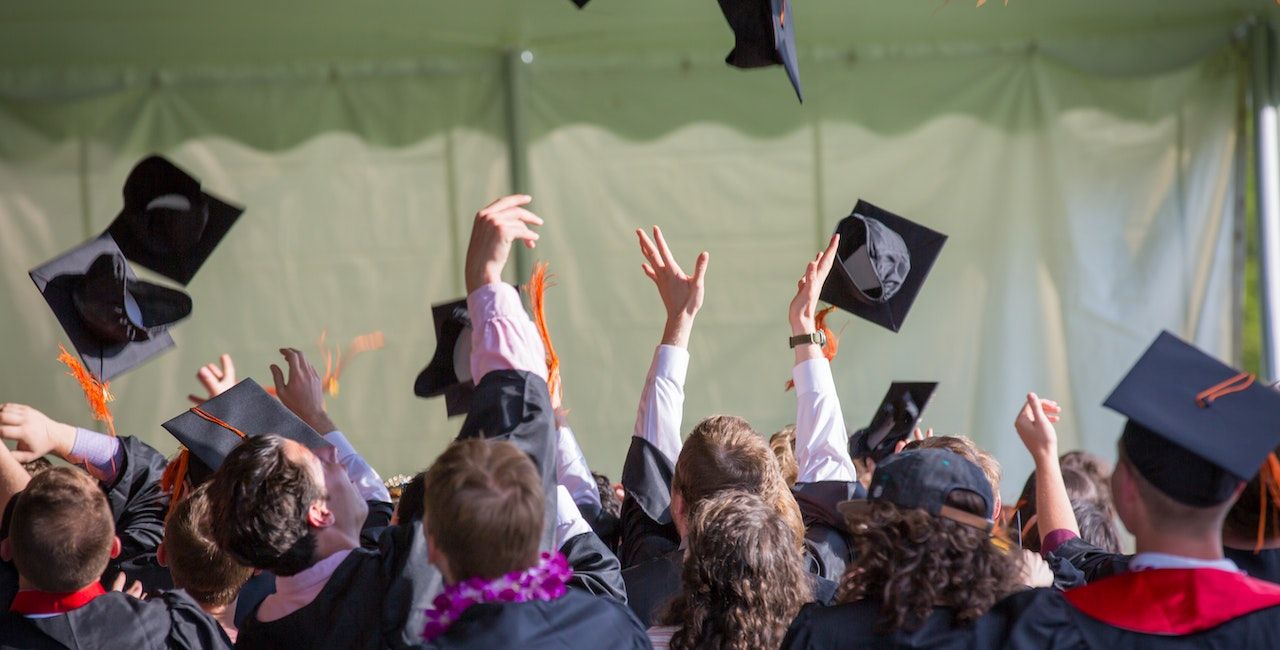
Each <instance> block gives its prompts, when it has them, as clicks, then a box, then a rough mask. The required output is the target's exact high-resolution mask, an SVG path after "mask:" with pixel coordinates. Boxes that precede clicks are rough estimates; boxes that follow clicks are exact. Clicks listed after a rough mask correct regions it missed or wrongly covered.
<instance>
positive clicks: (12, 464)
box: [0, 443, 31, 512]
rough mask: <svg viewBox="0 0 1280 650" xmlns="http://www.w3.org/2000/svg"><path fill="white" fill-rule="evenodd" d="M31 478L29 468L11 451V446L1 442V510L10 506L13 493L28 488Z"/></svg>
mask: <svg viewBox="0 0 1280 650" xmlns="http://www.w3.org/2000/svg"><path fill="white" fill-rule="evenodd" d="M30 480H31V475H30V474H27V470H26V469H23V467H22V464H21V463H19V462H18V460H17V459H16V458H14V457H13V454H11V453H9V448H8V447H6V446H4V444H3V443H0V512H4V511H5V509H6V508H8V506H9V500H10V499H12V498H13V495H15V494H17V493H19V492H21V491H23V490H25V489H26V487H27V483H28V482H29V481H30Z"/></svg>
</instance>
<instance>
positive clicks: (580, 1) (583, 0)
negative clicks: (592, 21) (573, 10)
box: [572, 0, 591, 9]
mask: <svg viewBox="0 0 1280 650" xmlns="http://www.w3.org/2000/svg"><path fill="white" fill-rule="evenodd" d="M572 2H573V4H576V5H578V8H579V9H581V8H583V7H585V6H587V3H588V2H591V0H572Z"/></svg>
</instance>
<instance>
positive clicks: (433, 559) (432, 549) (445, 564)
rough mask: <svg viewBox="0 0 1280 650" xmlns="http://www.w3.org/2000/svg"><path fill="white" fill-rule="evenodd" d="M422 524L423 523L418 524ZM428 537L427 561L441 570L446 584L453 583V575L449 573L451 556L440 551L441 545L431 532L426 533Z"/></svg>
mask: <svg viewBox="0 0 1280 650" xmlns="http://www.w3.org/2000/svg"><path fill="white" fill-rule="evenodd" d="M418 525H420V526H421V525H422V524H418ZM426 537H427V561H428V562H430V563H431V565H432V566H434V567H435V568H436V570H438V571H439V572H440V575H441V576H442V577H443V578H444V583H445V584H453V577H452V576H450V575H449V558H447V557H445V556H444V553H441V552H440V546H439V545H437V544H436V540H435V538H434V537H432V536H431V533H427V534H426Z"/></svg>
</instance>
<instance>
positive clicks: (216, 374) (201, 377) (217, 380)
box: [187, 354, 236, 406]
mask: <svg viewBox="0 0 1280 650" xmlns="http://www.w3.org/2000/svg"><path fill="white" fill-rule="evenodd" d="M218 362H219V363H220V364H221V366H216V365H214V364H212V363H209V364H205V366H204V367H202V368H200V371H199V372H197V373H196V380H197V381H199V382H200V385H201V386H204V390H205V392H207V393H209V396H208V397H200V396H198V395H187V399H189V400H191V403H192V404H195V405H197V406H199V405H200V404H204V402H205V400H210V399H213V398H215V397H217V396H219V395H221V394H222V393H224V392H226V390H227V389H228V388H231V387H232V386H235V385H236V365H235V364H234V363H232V362H231V355H229V354H224V355H222V356H221V357H219V358H218Z"/></svg>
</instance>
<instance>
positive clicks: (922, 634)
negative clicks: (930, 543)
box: [782, 600, 988, 650]
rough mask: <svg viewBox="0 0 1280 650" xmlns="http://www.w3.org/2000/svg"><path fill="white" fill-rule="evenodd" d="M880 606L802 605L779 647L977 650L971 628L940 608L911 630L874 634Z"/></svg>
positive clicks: (867, 603) (874, 603)
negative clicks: (954, 649)
mask: <svg viewBox="0 0 1280 650" xmlns="http://www.w3.org/2000/svg"><path fill="white" fill-rule="evenodd" d="M879 611H880V603H879V602H877V601H870V600H864V601H861V602H857V603H845V604H841V605H833V606H830V607H827V606H823V605H820V604H817V603H811V604H808V605H805V606H804V608H803V609H801V610H800V613H799V614H797V615H796V618H795V620H794V621H792V623H791V627H790V628H788V629H787V636H786V637H785V638H784V639H783V640H782V647H783V648H785V649H787V650H822V649H830V650H834V649H836V648H938V649H950V648H980V647H988V646H986V645H983V644H980V643H979V642H978V639H979V637H978V635H977V632H976V631H975V629H974V627H973V626H956V625H955V624H954V621H953V620H952V615H951V614H952V612H951V610H950V609H947V608H942V607H939V608H937V609H934V610H933V613H932V614H930V615H929V617H928V618H927V619H925V621H924V624H923V625H921V626H920V627H919V628H918V629H916V630H912V631H906V630H897V631H895V632H893V633H892V634H888V635H883V636H882V635H880V634H876V632H875V631H874V627H875V621H876V616H877V615H878V613H879Z"/></svg>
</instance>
